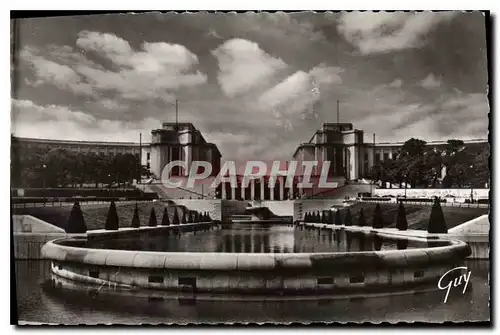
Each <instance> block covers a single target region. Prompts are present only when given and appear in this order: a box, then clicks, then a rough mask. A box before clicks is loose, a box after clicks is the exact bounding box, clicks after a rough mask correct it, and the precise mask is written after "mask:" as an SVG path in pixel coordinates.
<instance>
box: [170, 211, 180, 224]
mask: <svg viewBox="0 0 500 335" xmlns="http://www.w3.org/2000/svg"><path fill="white" fill-rule="evenodd" d="M172 224H173V225H179V213H178V211H177V207H174V216H173V217H172Z"/></svg>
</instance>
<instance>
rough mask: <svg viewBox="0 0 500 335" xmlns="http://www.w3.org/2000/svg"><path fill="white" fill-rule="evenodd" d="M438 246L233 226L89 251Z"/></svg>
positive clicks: (280, 227)
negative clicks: (104, 249)
mask: <svg viewBox="0 0 500 335" xmlns="http://www.w3.org/2000/svg"><path fill="white" fill-rule="evenodd" d="M431 243H433V245H434V246H438V245H442V243H443V242H436V241H435V242H418V241H413V240H412V241H407V240H398V239H389V238H386V237H380V236H378V235H366V234H364V233H362V232H352V231H347V230H334V231H332V230H330V229H315V228H306V229H303V230H301V229H298V228H297V227H292V226H286V225H259V224H248V223H247V224H243V223H242V224H233V225H231V226H225V227H223V228H222V229H216V230H207V231H199V232H197V233H196V234H195V233H193V232H191V233H183V234H182V235H178V234H170V235H169V236H166V235H165V236H156V237H151V236H149V237H146V238H143V239H137V238H130V239H126V240H120V241H109V242H92V244H88V246H89V247H91V248H106V249H123V250H148V251H168V252H222V253H290V252H302V253H309V252H346V251H348V252H355V251H373V250H377V251H378V250H395V249H398V250H403V249H407V248H417V247H427V245H428V244H429V245H430V244H431Z"/></svg>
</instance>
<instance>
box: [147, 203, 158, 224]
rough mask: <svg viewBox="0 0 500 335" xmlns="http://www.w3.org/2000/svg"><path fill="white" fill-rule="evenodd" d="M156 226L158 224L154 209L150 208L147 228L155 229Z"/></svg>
mask: <svg viewBox="0 0 500 335" xmlns="http://www.w3.org/2000/svg"><path fill="white" fill-rule="evenodd" d="M157 224H158V222H157V221H156V212H155V208H154V207H151V214H149V224H148V226H150V227H156V225H157Z"/></svg>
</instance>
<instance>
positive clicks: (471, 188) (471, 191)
mask: <svg viewBox="0 0 500 335" xmlns="http://www.w3.org/2000/svg"><path fill="white" fill-rule="evenodd" d="M469 168H470V170H469V171H473V169H474V165H471V166H469ZM470 203H471V204H472V203H474V192H473V183H472V180H471V181H470Z"/></svg>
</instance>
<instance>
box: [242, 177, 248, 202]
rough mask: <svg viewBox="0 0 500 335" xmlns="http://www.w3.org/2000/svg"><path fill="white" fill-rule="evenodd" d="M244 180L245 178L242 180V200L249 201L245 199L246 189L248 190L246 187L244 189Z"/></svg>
mask: <svg viewBox="0 0 500 335" xmlns="http://www.w3.org/2000/svg"><path fill="white" fill-rule="evenodd" d="M243 179H244V178H242V179H241V199H243V200H247V199H245V189H246V187H244V185H243Z"/></svg>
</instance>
